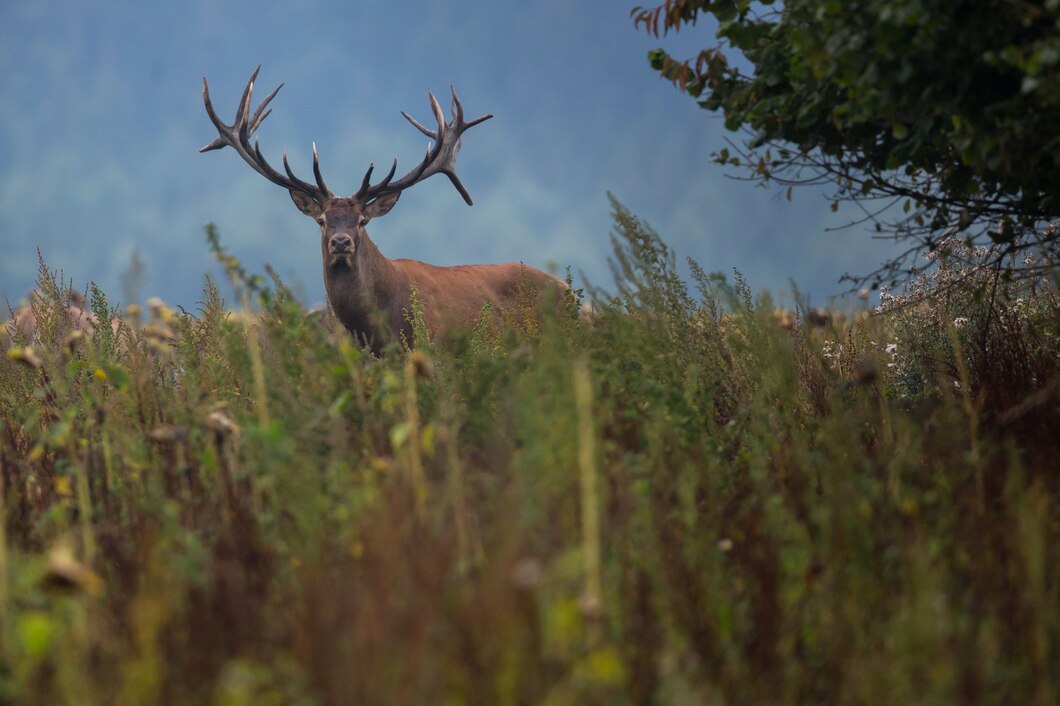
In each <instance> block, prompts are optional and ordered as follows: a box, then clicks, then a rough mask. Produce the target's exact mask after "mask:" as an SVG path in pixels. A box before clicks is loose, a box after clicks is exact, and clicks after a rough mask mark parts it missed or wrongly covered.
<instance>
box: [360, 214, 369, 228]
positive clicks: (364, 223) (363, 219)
mask: <svg viewBox="0 0 1060 706" xmlns="http://www.w3.org/2000/svg"><path fill="white" fill-rule="evenodd" d="M358 223H359V225H362V226H366V225H368V219H367V218H365V217H364V216H361V220H360V221H359V222H358Z"/></svg>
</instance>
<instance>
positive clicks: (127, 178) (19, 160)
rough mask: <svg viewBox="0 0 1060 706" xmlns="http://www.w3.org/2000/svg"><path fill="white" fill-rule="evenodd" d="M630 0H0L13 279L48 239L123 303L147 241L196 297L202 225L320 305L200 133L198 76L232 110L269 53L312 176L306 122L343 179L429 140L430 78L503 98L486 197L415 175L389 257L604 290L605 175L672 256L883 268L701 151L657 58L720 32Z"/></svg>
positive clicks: (480, 98) (690, 109)
mask: <svg viewBox="0 0 1060 706" xmlns="http://www.w3.org/2000/svg"><path fill="white" fill-rule="evenodd" d="M641 2H642V3H644V0H641ZM634 4H636V3H627V2H602V1H600V2H571V1H570V0H543V1H541V2H509V1H507V0H496V1H494V2H489V3H485V2H470V1H466V0H418V1H417V0H409V1H406V2H393V1H392V0H367V1H357V0H346V1H345V2H333V1H331V0H302V1H301V2H298V3H265V2H258V3H246V4H244V3H235V2H224V1H218V0H185V1H183V2H166V3H158V2H152V1H150V0H139V1H138V2H97V3H89V2H72V1H68V2H60V1H49V0H34V1H32V2H29V1H26V2H19V1H14V0H13V1H9V2H4V3H2V4H0V296H7V297H8V298H10V299H11V301H12V302H15V301H17V300H18V299H19V298H21V297H23V296H24V295H25V293H26V292H27V291H28V290H29V289H30V288H31V287H32V286H33V281H34V277H35V274H36V269H37V248H40V251H41V253H42V254H43V255H44V257H45V258H46V260H47V262H48V263H49V265H51V266H52V267H58V268H61V269H62V270H63V272H64V274H65V275H66V277H67V278H72V279H73V280H74V283H75V285H76V286H78V287H79V288H83V287H84V285H85V284H86V283H87V282H88V281H95V282H97V283H98V284H100V285H101V286H102V287H103V288H104V290H105V291H106V292H107V293H108V294H109V295H110V296H111V298H112V299H120V300H122V301H124V300H125V298H126V292H125V291H123V288H122V284H121V282H122V278H121V274H122V272H124V271H127V270H128V269H129V263H130V261H131V257H132V253H133V252H134V251H139V254H140V257H141V259H142V260H143V261H144V262H145V263H146V281H145V283H144V286H143V289H142V290H141V291H140V293H139V294H140V296H141V297H142V298H145V297H147V296H151V295H160V296H162V297H163V298H165V299H167V300H169V301H171V302H173V303H179V304H182V305H184V306H186V307H188V308H194V305H195V302H196V301H197V300H198V299H199V298H200V293H201V291H202V281H203V275H204V274H205V273H217V272H218V271H219V270H218V266H217V265H216V264H215V263H214V262H212V261H211V259H210V256H209V253H208V250H207V248H206V245H205V239H204V236H203V224H205V223H206V222H209V221H212V222H214V223H216V224H217V226H218V229H219V231H220V233H221V236H222V241H223V242H224V243H225V244H226V245H227V246H228V247H229V248H230V249H231V251H232V252H233V253H234V254H235V255H237V256H238V257H239V258H241V259H242V260H243V261H244V263H245V264H247V265H248V266H249V267H250V268H252V269H254V270H255V271H260V269H261V265H262V264H263V263H265V262H268V263H271V264H272V265H274V266H275V267H276V268H277V269H278V270H279V271H280V272H281V274H282V275H284V277H285V278H286V279H287V280H289V282H290V283H291V284H293V285H294V286H295V287H296V289H297V290H298V291H301V292H302V293H303V296H304V299H305V303H306V304H309V305H312V304H313V303H315V302H320V301H322V300H323V298H324V294H323V285H322V282H321V273H320V268H321V264H320V249H319V236H318V230H317V228H316V226H315V224H314V223H313V222H312V221H311V220H310V219H308V218H306V217H305V216H303V215H302V214H300V213H299V212H298V211H297V210H296V209H295V207H294V206H293V204H292V203H291V201H290V199H289V197H288V196H287V194H286V193H285V192H284V191H283V190H282V189H281V188H279V187H277V186H275V185H273V184H271V183H269V182H267V181H266V180H265V179H263V178H262V177H260V176H258V175H257V174H256V173H254V172H253V171H252V170H251V169H250V168H249V167H248V166H247V165H246V164H245V163H244V162H243V161H242V160H241V159H240V158H239V157H238V156H237V155H236V154H235V152H234V151H233V150H231V149H230V148H226V149H224V150H221V151H218V152H210V153H207V154H199V153H198V148H199V147H201V146H202V145H204V144H206V143H207V142H209V141H211V140H212V139H213V138H214V137H215V136H216V132H215V130H214V128H213V126H212V125H211V123H210V122H209V120H208V118H207V117H206V114H205V111H204V109H203V105H202V98H201V81H202V78H201V77H202V76H203V75H206V76H207V77H208V78H209V80H210V87H211V95H212V97H213V100H214V104H215V106H216V107H217V110H218V112H219V114H220V116H221V117H222V118H223V119H224V120H226V121H228V122H230V121H231V119H232V116H233V115H234V113H235V108H236V103H237V101H238V99H239V95H240V93H241V91H242V88H243V85H244V84H245V82H246V80H247V78H248V76H249V74H250V71H251V70H252V69H253V68H254V66H256V65H257V64H259V63H261V64H262V65H263V68H262V72H261V75H260V76H259V78H258V81H257V84H256V88H257V91H256V96H257V97H258V98H263V97H264V96H265V95H267V93H268V91H271V90H272V88H273V87H275V86H276V85H277V84H279V83H280V82H286V85H285V87H284V88H283V90H282V91H280V94H279V95H278V96H277V98H276V99H275V100H274V101H273V103H272V107H273V114H272V115H271V116H270V117H269V119H268V120H267V121H266V122H265V123H264V125H263V127H262V128H261V129H260V130H259V132H258V136H259V138H260V140H261V146H262V150H263V152H264V153H265V155H266V157H267V158H268V159H269V161H270V162H271V163H273V165H274V166H279V164H280V155H281V152H282V150H283V148H284V147H286V148H287V151H288V155H289V157H290V159H291V162H292V166H293V168H294V170H295V172H296V174H299V175H300V176H302V177H303V178H310V177H311V168H310V165H311V152H310V145H311V143H312V142H313V141H315V142H316V144H317V147H318V149H319V151H320V155H321V165H322V168H323V173H324V176H325V178H326V179H327V182H328V185H329V186H330V187H331V188H332V190H333V191H336V192H342V193H343V194H345V195H348V194H349V193H352V192H353V191H354V190H356V188H357V186H358V184H359V182H360V178H361V176H362V175H363V173H364V170H365V169H366V168H367V166H368V164H369V162H372V161H374V162H375V163H376V164H377V165H384V164H385V165H389V162H390V160H391V159H393V158H394V157H397V158H398V169H399V174H401V173H404V171H405V170H406V169H408V168H409V167H411V166H412V165H413V164H414V163H415V162H416V161H418V160H419V159H420V158H421V157H422V154H423V150H424V148H425V145H426V139H425V138H424V137H423V136H422V135H420V134H419V133H418V132H417V131H416V130H415V129H414V128H413V127H412V126H410V125H409V124H408V123H406V122H405V120H404V119H403V118H402V117H401V116H400V111H401V110H405V111H407V112H409V113H411V114H412V115H413V116H414V117H417V118H418V119H419V120H421V121H429V120H430V118H431V114H430V111H429V108H428V104H427V89H428V88H432V89H433V90H434V91H435V92H436V93H438V94H439V95H443V94H444V93H445V92H447V91H448V86H449V85H450V84H455V85H456V87H457V90H458V91H459V93H460V95H461V98H462V99H463V102H464V105H465V109H466V111H467V112H468V113H469V114H470V115H472V116H477V115H479V114H482V113H485V112H490V113H493V114H494V115H495V116H496V117H495V118H494V119H493V120H491V121H489V122H486V123H484V124H482V125H481V126H479V127H476V128H474V129H473V130H472V131H471V132H469V133H467V134H466V135H465V138H464V143H463V150H462V152H461V154H460V160H459V163H458V168H459V169H458V171H459V173H460V175H461V177H462V179H463V181H464V183H465V185H466V186H467V188H468V189H469V191H470V192H471V195H472V196H473V197H474V199H475V206H474V207H472V208H468V207H467V206H466V205H465V204H464V203H463V201H462V200H461V199H460V197H459V195H458V194H457V193H456V191H455V190H454V189H453V188H452V186H451V185H450V184H449V182H448V180H446V179H444V178H442V177H436V178H433V179H430V180H428V181H427V182H424V183H423V184H420V185H418V186H416V187H415V188H413V189H412V190H410V191H409V192H408V193H406V194H405V195H404V197H403V198H402V199H401V203H400V204H399V205H398V206H397V207H396V208H395V209H394V211H393V212H391V213H390V214H389V215H387V216H386V217H385V218H381V219H379V220H376V221H374V222H373V223H372V225H371V226H370V228H369V231H370V234H371V236H372V238H373V240H375V242H376V243H377V244H378V245H379V247H380V248H381V249H382V251H383V252H384V254H386V255H387V256H389V257H411V258H416V259H420V260H425V261H427V262H432V263H435V264H444V265H447V264H459V263H475V262H507V261H519V260H521V261H524V262H526V263H528V264H530V265H534V266H538V267H548V266H549V265H550V264H551V265H552V266H554V267H555V268H557V270H558V271H559V272H562V271H563V270H564V269H565V268H566V267H568V266H569V267H570V268H571V270H572V271H573V272H574V273H575V275H576V279H577V280H578V281H579V282H581V281H583V279H582V277H581V274H582V273H584V275H585V276H586V277H587V278H588V279H589V280H590V281H591V282H593V283H595V284H603V285H607V284H609V283H610V272H609V269H608V266H607V258H608V256H609V254H610V244H609V237H608V236H609V233H610V231H611V218H610V206H609V203H608V200H607V197H606V193H607V192H608V191H611V192H612V193H614V195H615V196H616V197H617V198H618V199H619V200H620V201H622V202H623V203H624V204H625V205H626V206H627V207H628V208H629V209H630V210H632V211H633V212H634V213H635V214H637V215H638V216H640V217H641V218H642V219H643V220H645V221H647V222H648V223H650V224H651V225H652V226H653V227H654V228H655V229H656V230H657V231H658V232H659V233H660V234H661V235H662V236H663V238H664V239H665V240H666V242H667V243H668V244H669V245H671V246H672V247H673V248H674V249H675V250H676V251H677V254H678V256H679V258H681V259H682V260H683V259H684V257H685V256H692V257H694V258H695V259H696V260H697V261H698V262H699V263H700V264H701V265H702V266H703V267H704V268H705V269H706V270H708V271H723V272H731V270H732V268H734V267H735V268H738V269H740V270H741V271H742V272H743V273H744V274H745V275H746V276H747V278H748V280H749V281H750V284H751V286H752V288H754V289H755V290H759V289H767V288H768V289H773V290H781V289H786V288H787V287H788V280H789V278H791V279H793V280H794V281H795V282H796V283H797V284H798V285H799V286H800V287H801V288H802V289H803V290H804V291H807V292H810V293H811V294H812V295H813V298H814V299H815V301H816V302H817V303H823V302H824V301H825V298H826V297H827V296H828V295H829V294H831V293H835V292H838V291H841V289H842V288H843V286H842V285H839V284H837V280H838V278H839V276H840V275H841V274H843V273H844V272H847V271H861V272H864V271H867V270H871V269H873V267H874V266H875V265H876V264H878V262H879V261H880V260H881V258H882V256H883V255H884V254H886V253H887V252H889V249H888V247H886V246H881V245H880V244H879V243H875V242H873V241H871V240H870V239H869V237H868V235H867V234H865V233H864V232H863V231H854V230H848V231H841V232H838V233H827V232H825V229H826V228H828V227H830V226H838V225H841V224H842V222H843V221H842V219H841V218H839V217H837V216H836V215H835V214H832V213H831V211H830V209H829V207H828V203H827V201H825V200H824V198H823V196H822V195H821V194H819V193H818V194H811V193H809V192H798V191H797V192H796V193H795V199H794V201H793V202H790V203H789V202H788V201H786V200H785V199H784V198H783V195H782V194H781V193H780V192H779V190H771V189H763V188H756V187H755V186H754V185H752V184H749V183H745V182H739V181H734V180H733V179H731V178H729V177H727V176H726V173H725V172H724V170H722V169H720V168H719V167H717V166H716V165H713V164H711V163H710V162H709V156H710V153H711V152H713V151H716V150H718V149H720V148H722V147H724V146H725V144H724V139H725V138H726V136H731V135H730V134H729V133H727V132H726V131H725V130H724V127H723V125H722V123H721V119H720V118H719V117H717V116H715V115H713V114H711V113H708V112H706V111H704V110H701V109H700V108H698V107H697V106H696V105H695V103H694V102H693V101H692V100H691V99H689V98H688V97H686V96H683V95H681V94H679V93H677V92H676V91H675V90H674V89H673V88H672V87H671V86H670V85H669V84H668V83H666V82H664V81H662V80H661V79H660V78H659V77H658V76H657V74H656V73H655V72H654V71H652V70H651V68H650V67H649V66H648V64H647V61H646V53H647V51H648V50H649V49H651V48H654V47H656V46H659V45H660V44H661V45H664V46H667V47H668V48H670V49H671V50H674V51H675V52H677V53H681V54H688V55H691V54H692V53H694V50H695V49H696V48H701V47H703V46H707V45H708V44H711V43H712V42H713V36H712V33H711V32H710V29H709V28H708V27H706V26H705V25H703V24H701V25H700V26H698V27H695V28H692V29H691V30H690V31H686V32H682V33H681V34H680V35H678V36H676V37H670V38H667V39H665V40H657V39H653V38H651V37H648V36H646V35H644V34H643V33H640V32H637V31H634V29H633V27H632V24H631V22H630V20H629V10H630V8H631V7H632V6H633V5H634ZM644 4H648V3H644ZM447 103H448V101H444V100H443V105H446V106H447ZM446 109H447V111H448V107H447V108H446Z"/></svg>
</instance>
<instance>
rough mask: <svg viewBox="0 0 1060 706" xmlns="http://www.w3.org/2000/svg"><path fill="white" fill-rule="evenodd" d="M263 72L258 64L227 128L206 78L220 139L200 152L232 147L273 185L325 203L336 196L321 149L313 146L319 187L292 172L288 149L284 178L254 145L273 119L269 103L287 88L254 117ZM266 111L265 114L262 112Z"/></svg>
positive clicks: (208, 105) (205, 94) (205, 98)
mask: <svg viewBox="0 0 1060 706" xmlns="http://www.w3.org/2000/svg"><path fill="white" fill-rule="evenodd" d="M259 71H261V65H260V64H258V68H256V69H254V73H252V74H251V75H250V80H249V81H247V86H246V88H244V89H243V97H242V98H241V99H240V100H239V107H238V108H237V109H236V119H235V122H233V123H232V124H231V125H225V124H224V123H223V122H221V119H220V118H218V117H217V113H215V112H214V109H213V103H212V102H211V101H210V87H209V85H208V84H207V83H206V77H205V76H203V77H202V100H203V103H205V104H206V113H207V115H209V116H210V120H211V121H212V122H213V124H214V127H216V128H217V132H218V137H217V139H215V140H214V141H213V142H211V143H210V144H208V145H206V146H205V147H203V148H202V149H201V150H199V151H200V152H209V151H210V150H219V149H221V148H222V147H224V146H226V145H228V146H230V147H232V148H233V149H234V150H235V151H236V152H238V153H239V156H240V157H242V158H243V159H244V161H246V163H247V164H249V165H250V166H251V167H252V168H253V169H254V171H256V172H257V173H258V174H260V175H262V176H263V177H265V178H266V179H268V180H269V181H271V182H272V183H273V184H279V185H280V186H282V187H284V188H285V189H293V190H294V191H301V192H302V193H304V194H307V195H308V196H310V197H311V198H312V199H313V200H315V201H316V202H317V203H323V202H324V201H327V200H328V199H329V198H331V197H332V196H334V194H332V193H331V191H330V190H329V189H328V187H327V185H325V184H324V178H323V177H322V176H321V174H320V160H319V158H318V157H317V146H316V144H315V143H314V144H313V176H314V177H315V178H316V184H315V185H314V184H310V183H309V182H305V181H302V180H301V179H299V178H298V177H296V176H295V175H294V172H292V171H291V167H290V165H289V164H288V163H287V150H284V153H283V169H284V171H285V172H287V175H286V176H284V175H283V174H280V173H279V172H278V171H276V170H275V169H273V168H272V167H271V166H270V165H269V163H268V162H266V161H265V158H264V157H263V156H262V155H261V149H260V148H259V147H258V141H257V140H255V141H254V146H253V147H251V146H250V138H251V136H253V134H254V132H255V131H256V130H257V129H258V126H260V125H261V123H262V122H263V121H264V120H265V118H267V117H269V113H271V112H272V110H271V109H270V110H267V111H266V110H265V107H266V106H267V105H268V104H269V102H270V101H271V100H272V99H273V98H275V97H276V94H277V93H279V92H280V89H281V88H283V84H282V83H281V84H280V85H279V86H277V87H276V90H274V91H273V92H272V93H270V94H269V95H268V97H267V98H266V99H265V100H263V101H262V102H261V105H259V106H258V108H257V110H255V111H254V114H253V115H250V104H251V97H252V96H253V94H254V79H256V78H257V77H258V72H259ZM262 111H265V112H262Z"/></svg>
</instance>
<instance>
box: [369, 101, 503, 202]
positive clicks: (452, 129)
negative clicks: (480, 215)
mask: <svg viewBox="0 0 1060 706" xmlns="http://www.w3.org/2000/svg"><path fill="white" fill-rule="evenodd" d="M450 90H451V91H452V94H453V103H452V120H451V121H450V122H448V123H447V122H446V121H445V114H444V113H443V112H442V107H441V105H440V104H439V103H438V99H437V98H435V97H434V92H433V91H427V97H428V99H429V100H430V104H431V112H432V113H433V114H434V118H435V120H436V121H437V122H438V129H437V130H430V129H428V128H426V127H424V126H423V125H422V124H420V123H419V122H418V121H417V120H416V119H415V118H413V117H412V116H411V115H409V114H408V113H406V112H405V111H401V115H402V116H404V118H405V119H406V120H408V121H409V122H410V123H412V126H413V127H415V128H416V129H417V130H419V131H420V132H422V133H423V134H424V135H426V136H427V137H429V138H431V139H432V140H434V143H433V144H428V145H427V154H426V155H425V156H424V158H423V160H422V161H421V162H420V163H419V164H418V165H416V167H415V168H414V169H413V170H412V171H410V172H409V173H408V174H406V175H405V176H403V177H401V178H400V179H398V180H397V181H392V177H393V174H394V169H396V167H397V160H395V161H394V167H393V168H391V170H390V174H389V175H387V177H386V179H384V180H383V181H381V182H380V183H378V184H375V185H374V186H372V185H371V174H372V168H371V167H369V169H368V173H367V174H365V177H364V181H363V182H362V183H361V188H360V189H359V190H358V191H357V193H356V194H354V196H353V198H355V199H356V200H358V201H360V202H361V203H368V202H369V201H371V200H373V199H375V198H378V197H379V196H382V195H383V194H386V193H392V192H395V191H403V190H405V189H407V188H409V187H410V186H412V185H414V184H417V183H419V182H421V181H423V180H424V179H426V178H428V177H430V176H433V175H435V174H438V173H441V174H445V175H446V176H447V177H449V181H451V182H452V184H453V186H454V187H456V190H457V191H458V192H459V193H460V196H461V197H462V198H463V199H464V201H465V202H466V203H467V205H469V206H470V205H472V203H473V202H472V200H471V195H470V194H469V193H468V191H467V189H466V188H465V187H464V185H463V183H462V182H461V181H460V177H458V176H457V174H456V157H457V154H458V153H459V152H460V136H461V135H462V134H463V133H464V132H465V131H467V130H468V129H469V128H472V127H474V126H475V125H478V124H479V123H481V122H485V121H486V120H489V119H490V118H492V117H493V115H489V114H487V115H483V116H482V117H480V118H475V119H474V120H472V121H470V122H466V121H465V120H464V106H463V104H462V103H461V102H460V98H459V96H457V94H456V89H455V88H453V87H452V86H450Z"/></svg>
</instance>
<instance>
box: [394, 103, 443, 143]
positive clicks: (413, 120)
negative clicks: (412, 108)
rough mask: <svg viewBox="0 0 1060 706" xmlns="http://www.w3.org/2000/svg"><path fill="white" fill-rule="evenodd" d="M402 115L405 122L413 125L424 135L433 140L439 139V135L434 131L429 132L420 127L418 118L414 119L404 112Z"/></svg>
mask: <svg viewBox="0 0 1060 706" xmlns="http://www.w3.org/2000/svg"><path fill="white" fill-rule="evenodd" d="M401 114H402V115H403V116H405V120H408V121H409V122H410V123H412V125H413V127H415V128H416V129H417V130H419V131H420V132H422V133H423V134H424V135H426V136H427V137H429V138H431V139H432V140H436V139H438V133H436V132H435V131H434V130H428V129H427V128H425V127H424V126H422V125H420V124H419V122H417V120H416V118H414V117H412V116H411V115H409V114H408V113H406V112H405V111H404V110H403V111H401Z"/></svg>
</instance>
